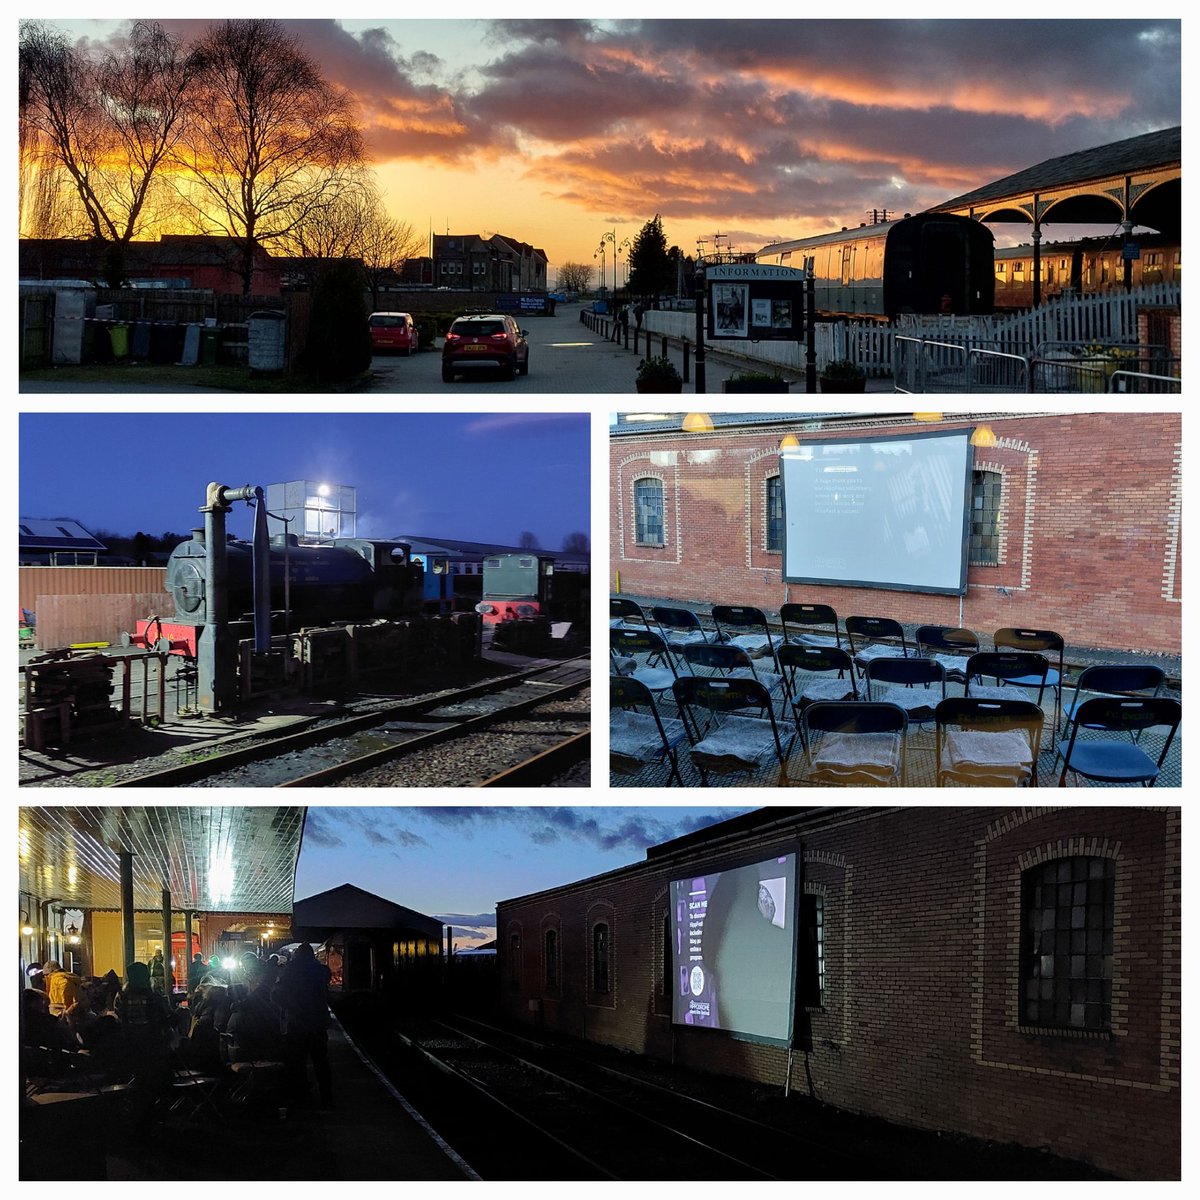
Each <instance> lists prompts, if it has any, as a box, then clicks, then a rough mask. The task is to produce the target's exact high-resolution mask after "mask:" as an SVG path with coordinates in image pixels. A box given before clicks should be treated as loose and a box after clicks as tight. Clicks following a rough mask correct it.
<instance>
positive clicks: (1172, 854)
mask: <svg viewBox="0 0 1200 1200" xmlns="http://www.w3.org/2000/svg"><path fill="white" fill-rule="evenodd" d="M1180 819H1181V810H1180V809H1178V808H1163V807H1158V808H1149V807H1145V808H1111V807H1108V808H1083V807H1079V808H1057V809H1056V808H1000V807H995V808H982V807H980V808H883V807H877V808H841V807H838V808H835V807H823V808H782V807H779V808H767V809H761V810H759V811H758V812H755V813H751V814H747V815H745V816H742V817H737V818H734V819H733V820H730V821H726V822H723V823H721V824H716V825H713V826H710V827H709V828H707V829H704V830H701V831H699V832H697V833H695V834H691V835H688V836H686V837H683V838H679V839H676V840H674V841H672V842H668V843H665V844H663V845H660V846H655V847H651V848H649V849H648V850H647V854H646V859H645V861H643V862H639V863H635V864H633V865H631V866H628V867H625V868H622V869H619V870H616V871H612V872H609V873H607V874H604V875H600V876H596V877H594V878H591V879H585V880H582V881H579V882H573V883H564V884H563V885H561V886H559V887H555V888H550V889H547V890H545V891H542V892H538V893H535V894H533V895H528V896H522V897H518V898H514V899H510V900H506V901H503V902H501V903H500V904H499V905H498V908H497V940H498V950H499V962H498V968H499V977H500V987H501V1001H500V1003H501V1007H502V1010H503V1012H504V1014H505V1015H506V1016H507V1017H509V1018H510V1019H512V1020H514V1021H518V1022H527V1023H530V1024H534V1025H538V1026H540V1027H542V1028H544V1029H545V1030H547V1031H553V1032H555V1033H560V1034H566V1035H570V1036H574V1037H580V1038H584V1039H586V1040H588V1041H592V1042H596V1043H602V1044H604V1045H609V1046H614V1047H619V1048H620V1049H623V1050H627V1051H631V1052H633V1053H636V1054H642V1055H647V1056H649V1057H652V1058H656V1059H662V1060H668V1061H671V1062H673V1063H676V1064H679V1065H682V1066H686V1067H688V1068H693V1069H697V1070H704V1071H710V1072H714V1073H717V1074H723V1075H731V1076H737V1077H741V1078H745V1079H749V1080H753V1081H757V1082H761V1083H762V1084H765V1085H770V1086H774V1087H779V1088H781V1089H784V1088H787V1089H789V1091H790V1092H795V1093H799V1094H801V1095H803V1096H807V1097H811V1098H813V1099H815V1100H819V1101H823V1102H826V1103H828V1104H831V1105H834V1106H837V1107H839V1108H843V1109H847V1110H851V1111H854V1112H858V1113H864V1114H869V1115H873V1116H878V1117H881V1118H885V1119H888V1120H891V1121H895V1122H899V1123H901V1124H905V1125H909V1126H912V1127H915V1128H920V1129H924V1130H942V1131H951V1132H955V1133H961V1134H967V1135H971V1136H975V1137H979V1138H984V1139H989V1140H993V1141H997V1142H1002V1143H1017V1144H1020V1145H1024V1146H1029V1147H1035V1148H1043V1147H1044V1148H1046V1149H1048V1150H1050V1151H1052V1152H1054V1153H1055V1154H1058V1155H1062V1156H1065V1157H1069V1158H1075V1159H1079V1160H1082V1161H1086V1162H1089V1163H1091V1164H1093V1165H1095V1166H1096V1167H1098V1168H1100V1169H1102V1170H1105V1171H1108V1172H1111V1173H1113V1174H1115V1175H1117V1176H1120V1177H1123V1178H1130V1179H1177V1178H1179V1177H1180V1120H1181V1107H1180V1019H1181V1012H1180V986H1181V984H1180V970H1181V966H1180V964H1181V933H1180V930H1181V909H1180V864H1181V847H1180ZM788 855H794V856H795V858H794V863H795V868H794V869H795V884H794V890H795V892H796V893H797V896H796V900H797V903H795V905H794V908H788V909H786V910H785V909H784V907H783V906H782V905H780V908H779V912H784V911H787V912H792V913H794V920H795V924H796V933H795V935H794V938H795V941H794V944H795V947H796V949H795V951H794V955H793V959H792V962H793V964H794V979H793V991H794V1005H793V1007H792V1015H791V1017H790V1018H789V1019H790V1021H791V1030H790V1032H789V1034H788V1036H787V1037H786V1038H783V1039H780V1038H774V1039H762V1038H756V1037H753V1036H747V1035H744V1034H738V1033H734V1032H730V1031H728V1030H727V1029H725V1028H706V1027H699V1026H698V1025H696V1024H691V1023H688V1022H689V1021H690V1020H691V1018H690V1017H684V1018H680V1016H679V1009H678V1006H677V1005H675V1001H676V993H677V992H678V991H680V990H682V991H683V993H684V996H685V998H686V995H687V990H688V989H687V974H686V972H684V973H683V975H682V979H681V976H680V972H679V962H678V951H677V950H676V948H675V947H674V946H673V943H674V941H675V934H674V933H673V926H672V919H673V907H674V904H673V900H672V891H671V887H672V884H675V883H678V882H679V881H684V882H688V881H693V880H695V879H696V877H697V876H704V877H708V879H709V881H710V883H711V880H712V879H713V878H715V874H714V873H718V872H721V871H729V870H730V868H732V867H733V866H734V865H736V864H746V863H754V862H759V863H763V862H770V863H774V862H776V861H782V860H783V858H784V856H788ZM764 906H766V907H765V908H764ZM759 907H760V909H763V911H762V913H761V915H763V916H766V915H768V911H767V909H769V910H770V912H771V913H774V912H775V908H774V901H773V900H769V899H766V898H764V897H763V896H762V894H761V892H760V900H759ZM757 915H758V914H754V913H752V914H751V917H750V918H749V919H750V921H751V925H752V927H754V928H757V927H758V925H760V924H762V923H761V922H759V923H757V924H755V917H756V916H757ZM774 924H775V925H779V924H780V918H778V917H776V920H775V921H774ZM763 928H764V930H765V926H764V927H763ZM766 932H772V931H766ZM773 932H776V933H778V932H779V931H778V930H776V931H773ZM760 936H761V935H760ZM684 940H685V941H686V938H685V939H684ZM673 950H674V951H675V952H676V958H675V959H674V960H673V957H672V955H673ZM677 981H679V982H677ZM680 982H681V984H682V989H681V987H680ZM693 982H694V978H693ZM738 982H739V985H740V987H741V989H742V990H743V991H745V992H747V993H748V994H752V993H753V991H754V987H753V981H752V980H751V981H747V980H746V979H742V980H739V981H738ZM727 990H728V989H727ZM719 995H720V989H719V988H718V997H719ZM673 1005H675V1007H674V1011H675V1014H676V1015H675V1016H674V1017H673Z"/></svg>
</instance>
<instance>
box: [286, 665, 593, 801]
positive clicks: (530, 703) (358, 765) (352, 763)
mask: <svg viewBox="0 0 1200 1200" xmlns="http://www.w3.org/2000/svg"><path fill="white" fill-rule="evenodd" d="M591 682H592V677H591V672H590V671H589V672H588V674H587V675H586V676H585V677H584V678H583V679H580V680H578V681H576V682H574V683H568V684H564V685H562V686H559V687H556V688H554V689H553V690H552V691H547V692H545V693H544V694H543V695H541V696H532V697H530V698H529V699H527V700H519V701H517V703H515V704H509V705H506V706H505V707H504V708H498V709H496V711H495V712H490V713H480V714H479V715H478V716H474V717H467V718H465V719H463V720H461V721H455V722H454V723H453V724H449V725H446V726H444V727H443V728H441V729H432V730H430V731H429V732H428V733H420V734H418V735H417V736H416V737H413V738H409V739H408V740H407V741H403V742H397V743H396V745H394V746H384V747H383V748H382V749H380V750H371V751H370V752H368V753H367V754H362V755H359V756H358V757H357V758H350V759H347V760H346V761H345V762H340V763H334V764H333V765H332V766H328V767H323V768H322V769H321V770H319V771H313V772H311V773H310V774H308V775H302V776H300V777H298V778H296V779H289V780H286V781H285V782H284V783H277V784H276V785H275V786H276V787H328V786H329V785H330V784H331V783H336V782H338V781H339V780H341V779H345V778H346V776H348V775H357V774H358V773H359V772H361V771H369V770H371V769H373V768H374V767H379V766H384V765H386V764H387V763H390V762H392V761H393V760H394V759H397V758H403V757H404V756H405V755H407V754H411V753H413V752H414V751H416V750H426V749H428V748H429V747H431V746H437V745H440V744H441V743H442V742H450V741H455V740H456V739H458V738H460V737H466V736H467V735H468V734H471V733H477V732H479V730H481V729H486V728H487V727H488V726H489V725H494V724H496V722H497V721H504V720H508V719H509V718H511V717H514V716H519V715H520V714H522V713H525V712H529V711H530V710H531V709H535V708H540V707H541V706H542V705H543V704H548V703H549V702H550V701H552V700H560V699H563V698H565V697H567V696H573V695H575V694H576V693H577V692H581V691H582V690H583V689H584V688H586V687H588V686H589V685H590V684H591Z"/></svg>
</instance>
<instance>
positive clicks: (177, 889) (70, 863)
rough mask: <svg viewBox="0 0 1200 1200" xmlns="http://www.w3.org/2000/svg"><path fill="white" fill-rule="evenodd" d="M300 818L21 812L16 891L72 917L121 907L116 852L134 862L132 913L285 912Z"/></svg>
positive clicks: (175, 810)
mask: <svg viewBox="0 0 1200 1200" xmlns="http://www.w3.org/2000/svg"><path fill="white" fill-rule="evenodd" d="M306 811H307V810H306V809H305V808H303V807H291V808H281V807H275V806H271V807H268V806H259V805H249V804H242V805H237V806H230V807H223V808H215V807H201V806H193V805H171V806H169V807H161V808H154V807H134V806H129V807H118V806H113V805H103V806H96V807H78V808H76V807H67V806H61V807H60V806H49V805H45V806H37V807H28V808H22V809H20V812H19V827H18V841H17V845H18V862H19V868H20V888H21V891H22V892H24V893H26V894H27V895H30V896H33V897H36V898H38V899H40V900H54V901H62V902H67V903H70V904H72V905H74V906H75V907H78V908H101V909H103V908H109V909H118V908H120V906H121V885H120V878H121V876H120V851H122V850H127V851H129V852H130V853H132V854H133V856H134V857H133V891H134V907H135V908H140V909H151V910H156V911H157V910H158V909H160V908H161V907H162V892H163V888H164V887H166V888H168V889H169V890H170V893H171V906H172V907H173V908H176V909H181V908H190V909H193V910H195V911H197V912H252V913H253V912H262V913H280V912H290V911H291V908H292V900H293V896H294V886H295V876H296V862H297V859H298V858H299V856H300V841H301V837H302V835H303V832H304V818H305V813H306Z"/></svg>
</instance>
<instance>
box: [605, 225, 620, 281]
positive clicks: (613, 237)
mask: <svg viewBox="0 0 1200 1200" xmlns="http://www.w3.org/2000/svg"><path fill="white" fill-rule="evenodd" d="M605 242H612V247H613V291H614V292H615V291H616V290H617V286H618V283H617V255H619V254H620V253H621V248H620V246H619V245H618V244H617V231H616V230H615V229H613V230H610V231H608V232H607V233H603V234H601V235H600V253H601V255H603V254H604V243H605ZM601 261H602V262H603V258H601ZM600 290H601V291H603V290H604V287H603V284H602V285H601V288H600Z"/></svg>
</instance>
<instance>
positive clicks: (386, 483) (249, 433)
mask: <svg viewBox="0 0 1200 1200" xmlns="http://www.w3.org/2000/svg"><path fill="white" fill-rule="evenodd" d="M19 452H20V489H19V490H20V515H21V516H24V517H35V518H37V517H45V518H51V517H70V518H73V519H75V520H77V521H80V522H81V523H82V524H83V525H84V526H86V527H87V528H88V529H90V530H92V531H93V532H95V531H97V530H107V531H110V532H113V533H119V534H134V533H137V532H139V531H141V532H144V533H148V534H151V535H154V536H157V535H159V534H161V533H163V532H166V531H168V530H169V531H171V532H175V533H180V534H182V535H183V536H184V537H186V536H187V534H188V531H189V530H190V529H191V528H192V527H193V526H195V525H197V524H199V523H200V522H201V518H200V515H199V512H198V510H199V508H200V506H201V505H202V504H203V503H204V493H205V488H206V486H207V485H208V483H209V482H210V481H215V482H218V483H222V484H225V485H227V486H229V487H240V486H242V485H243V484H251V485H255V486H261V487H264V488H265V487H266V486H267V485H268V484H272V483H285V482H287V481H289V480H296V479H308V480H314V481H317V482H323V483H330V484H342V485H345V486H350V487H355V488H357V489H358V535H359V536H360V537H373V538H381V539H382V538H394V537H398V536H401V535H413V536H417V537H426V538H431V539H436V538H439V537H444V538H457V539H461V540H464V541H484V542H498V543H502V544H507V545H515V544H516V543H517V541H518V539H519V538H520V536H521V534H522V532H524V531H526V530H528V531H529V532H532V533H534V534H536V535H537V538H538V541H539V544H540V545H541V546H542V548H544V549H546V550H558V549H560V548H561V547H562V543H563V539H564V538H565V537H566V536H567V535H568V534H571V533H574V532H576V531H581V532H583V533H586V534H587V535H588V536H589V537H590V536H591V521H590V505H591V488H590V483H589V475H590V472H589V467H590V452H589V417H588V415H587V414H584V413H553V412H542V413H520V412H514V413H355V412H287V411H281V412H273V413H261V412H259V413H242V412H213V413H171V412H156V413H145V412H142V413H120V412H118V413H101V414H90V413H24V414H22V415H21V418H20V447H19ZM229 530H230V532H231V533H234V534H237V535H238V536H239V537H249V536H250V535H251V533H252V531H253V520H252V514H251V509H250V508H249V506H247V505H245V504H238V505H236V506H235V508H234V511H233V512H232V513H231V514H230V517H229Z"/></svg>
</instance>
